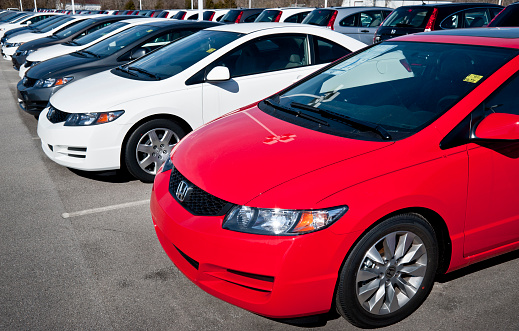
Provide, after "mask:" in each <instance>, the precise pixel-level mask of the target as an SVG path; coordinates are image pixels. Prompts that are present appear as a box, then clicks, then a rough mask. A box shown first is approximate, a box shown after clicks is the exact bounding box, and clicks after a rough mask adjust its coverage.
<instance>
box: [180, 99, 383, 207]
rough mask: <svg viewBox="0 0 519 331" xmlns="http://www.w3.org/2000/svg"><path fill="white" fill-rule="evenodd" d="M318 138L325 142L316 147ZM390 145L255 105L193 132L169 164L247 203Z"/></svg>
mask: <svg viewBox="0 0 519 331" xmlns="http://www.w3.org/2000/svg"><path fill="white" fill-rule="evenodd" d="M319 141H322V142H323V144H322V145H319ZM391 144H392V142H373V141H361V140H353V139H347V138H343V137H337V136H332V135H329V134H325V133H322V132H317V131H313V130H310V129H306V128H303V127H300V126H296V125H293V124H290V123H287V122H284V121H282V120H279V119H277V118H274V117H272V116H270V115H267V114H265V113H263V112H262V111H261V110H259V109H258V108H257V107H253V108H250V109H247V110H245V111H240V112H236V113H233V114H231V115H228V116H225V117H223V118H220V119H218V120H216V121H213V122H211V123H210V124H208V125H205V126H202V127H201V128H199V129H198V130H196V131H194V132H192V133H191V134H190V135H188V136H187V137H185V138H184V139H183V140H182V143H180V144H179V146H178V147H177V149H176V150H175V154H174V156H173V163H174V165H175V167H176V168H177V169H178V170H179V171H180V173H182V174H183V175H184V176H185V177H186V178H187V179H188V180H190V181H191V182H193V184H195V185H197V186H198V187H200V188H201V189H203V190H205V191H207V192H209V193H211V194H213V195H215V196H217V197H219V198H221V199H224V200H227V201H230V202H233V203H237V204H246V203H247V202H249V201H250V200H252V199H254V198H255V197H257V196H258V195H261V194H263V193H265V192H266V191H268V190H269V189H271V188H273V187H275V186H277V185H281V184H283V183H286V182H287V181H289V180H291V179H294V178H297V177H300V176H303V175H305V174H308V173H310V172H312V171H314V170H317V169H320V168H323V167H326V166H328V165H331V164H334V163H337V162H340V161H344V160H348V159H352V158H355V157H357V156H359V155H362V154H366V153H370V152H372V151H374V150H377V149H381V148H384V147H386V146H389V145H391ZM315 146H319V148H318V149H315V148H314V147H315ZM265 173H268V175H266V174H265ZM345 176H351V174H345ZM353 180H354V179H353ZM308 189H309V190H311V188H310V185H309V187H308ZM313 193H315V192H310V191H309V192H308V194H313ZM270 207H280V208H284V206H270ZM306 208H308V207H306Z"/></svg>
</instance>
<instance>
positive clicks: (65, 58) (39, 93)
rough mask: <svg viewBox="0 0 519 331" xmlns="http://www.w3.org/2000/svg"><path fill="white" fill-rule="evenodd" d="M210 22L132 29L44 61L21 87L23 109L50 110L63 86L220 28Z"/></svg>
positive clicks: (155, 24)
mask: <svg viewBox="0 0 519 331" xmlns="http://www.w3.org/2000/svg"><path fill="white" fill-rule="evenodd" d="M220 24H221V23H218V22H207V21H173V20H171V21H158V22H151V23H145V24H141V25H136V26H133V27H131V28H129V29H127V30H125V31H122V32H120V33H118V34H115V35H113V36H111V37H109V38H106V39H104V40H102V41H100V42H98V43H96V44H94V45H92V46H90V47H88V48H85V49H83V50H81V51H77V52H74V53H71V54H67V55H62V56H59V57H56V58H53V59H50V60H47V61H43V62H41V63H39V64H37V65H35V66H33V67H32V68H30V69H29V70H28V71H27V72H26V73H25V76H24V78H23V79H22V80H21V81H20V82H19V83H18V86H17V88H18V102H19V105H20V107H21V108H22V109H23V110H24V111H26V112H28V113H30V114H32V115H35V116H37V115H39V113H40V112H41V111H42V110H43V109H44V108H45V107H46V106H47V103H48V101H49V99H50V97H51V95H52V94H53V93H54V92H56V91H57V90H58V89H60V88H61V87H63V85H66V84H69V83H70V82H74V81H77V80H78V79H81V78H83V77H86V76H89V75H92V74H95V73H98V72H101V71H104V70H109V69H112V68H114V67H117V66H120V65H122V64H125V63H127V62H129V61H131V60H134V59H137V58H139V57H141V56H143V55H145V54H147V53H149V52H151V51H153V50H155V49H157V48H159V47H161V46H163V45H165V44H168V43H170V42H172V41H174V40H177V39H180V38H183V37H185V36H187V35H190V34H192V33H194V32H196V31H199V30H202V29H205V28H209V27H212V26H215V25H220Z"/></svg>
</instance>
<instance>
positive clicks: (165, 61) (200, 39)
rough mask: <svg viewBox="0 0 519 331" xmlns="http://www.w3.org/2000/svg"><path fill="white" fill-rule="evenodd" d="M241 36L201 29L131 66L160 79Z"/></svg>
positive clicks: (187, 66) (169, 75)
mask: <svg viewBox="0 0 519 331" xmlns="http://www.w3.org/2000/svg"><path fill="white" fill-rule="evenodd" d="M241 36H242V34H239V33H233V32H222V31H204V30H203V31H199V32H197V33H194V34H192V35H190V36H187V37H185V38H183V39H180V40H179V41H176V42H174V43H171V44H169V45H167V46H164V47H162V48H161V49H158V50H157V51H156V52H154V53H153V54H151V56H145V57H143V58H141V59H139V60H137V61H135V62H132V64H131V66H132V67H138V68H139V69H143V70H146V71H148V72H150V73H152V74H154V75H156V76H157V77H158V78H160V79H164V78H169V77H171V76H174V75H176V74H178V73H179V72H182V71H183V70H185V69H187V68H189V67H191V66H192V65H193V64H195V63H197V62H198V61H200V60H202V59H203V58H205V57H206V56H208V55H209V54H211V53H213V52H214V51H216V50H218V49H220V48H222V47H223V46H225V45H227V44H228V43H230V42H232V41H234V40H236V39H238V38H240V37H241Z"/></svg>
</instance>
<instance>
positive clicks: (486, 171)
mask: <svg viewBox="0 0 519 331" xmlns="http://www.w3.org/2000/svg"><path fill="white" fill-rule="evenodd" d="M518 89H519V75H518V74H516V75H515V76H514V77H512V78H511V79H510V80H509V81H508V82H507V84H505V85H504V86H503V87H501V88H500V89H499V90H497V91H496V92H494V93H493V94H492V95H491V96H490V97H489V98H488V99H487V100H486V101H485V102H484V103H483V104H482V105H480V106H479V107H478V109H477V110H476V111H475V114H476V115H474V116H475V120H474V121H473V122H474V123H473V124H475V123H477V122H478V121H479V120H481V119H482V118H483V117H485V116H486V115H488V114H490V113H492V112H495V113H510V114H519V99H518V98H517V91H518ZM478 111H479V113H477V112H478ZM468 156H469V188H468V202H467V217H466V224H465V249H464V254H465V256H471V255H476V254H478V253H482V252H484V251H488V250H491V249H494V248H497V247H500V246H503V245H507V244H510V243H513V242H516V241H518V240H519V175H518V170H519V142H504V141H500V142H492V143H488V142H481V143H478V144H476V143H471V144H469V146H468Z"/></svg>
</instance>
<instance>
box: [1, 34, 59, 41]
mask: <svg viewBox="0 0 519 331" xmlns="http://www.w3.org/2000/svg"><path fill="white" fill-rule="evenodd" d="M50 35H51V33H50V32H46V33H34V32H27V33H22V34H19V35H17V36H14V37H12V38H9V39H8V40H7V41H6V42H8V43H26V42H28V41H32V40H36V39H39V38H43V37H48V36H50Z"/></svg>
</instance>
